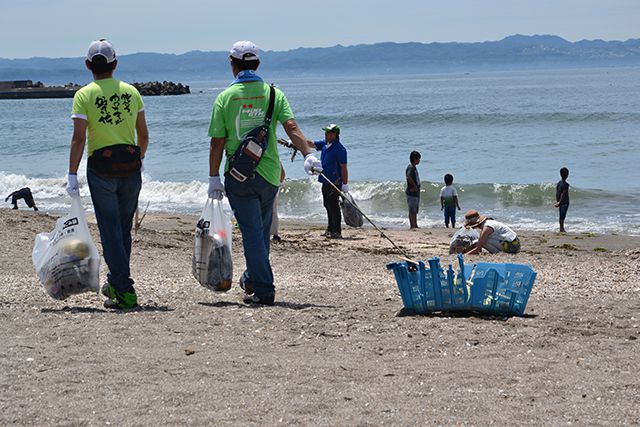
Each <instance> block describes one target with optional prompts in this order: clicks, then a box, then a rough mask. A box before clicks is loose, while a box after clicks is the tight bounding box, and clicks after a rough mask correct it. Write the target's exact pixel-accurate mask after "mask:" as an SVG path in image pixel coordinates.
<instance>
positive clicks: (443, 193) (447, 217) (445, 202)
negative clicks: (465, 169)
mask: <svg viewBox="0 0 640 427" xmlns="http://www.w3.org/2000/svg"><path fill="white" fill-rule="evenodd" d="M444 183H445V186H444V187H442V189H441V190H440V210H443V211H444V225H445V227H447V228H449V221H451V228H456V208H458V210H460V204H459V203H458V192H457V191H456V188H455V187H454V186H453V175H451V174H446V175H445V176H444Z"/></svg>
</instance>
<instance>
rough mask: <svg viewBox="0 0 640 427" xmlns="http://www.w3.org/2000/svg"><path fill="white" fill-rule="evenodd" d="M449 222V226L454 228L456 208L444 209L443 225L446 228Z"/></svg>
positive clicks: (446, 207)
mask: <svg viewBox="0 0 640 427" xmlns="http://www.w3.org/2000/svg"><path fill="white" fill-rule="evenodd" d="M449 221H451V226H452V227H454V228H455V226H456V207H455V206H445V207H444V225H446V226H447V227H448V226H449Z"/></svg>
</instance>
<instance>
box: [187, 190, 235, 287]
mask: <svg viewBox="0 0 640 427" xmlns="http://www.w3.org/2000/svg"><path fill="white" fill-rule="evenodd" d="M191 271H192V273H193V277H195V278H196V280H197V281H198V283H200V284H201V285H202V286H204V287H205V288H207V289H209V290H212V291H216V292H226V291H228V290H229V289H231V281H232V279H233V262H232V259H231V220H230V219H229V216H228V215H227V214H226V213H225V212H224V209H223V208H222V202H221V201H220V200H217V199H207V202H206V203H205V205H204V209H203V210H202V215H200V219H199V220H198V223H197V224H196V236H195V245H194V251H193V258H192V263H191Z"/></svg>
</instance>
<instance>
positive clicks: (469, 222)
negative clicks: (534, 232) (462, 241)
mask: <svg viewBox="0 0 640 427" xmlns="http://www.w3.org/2000/svg"><path fill="white" fill-rule="evenodd" d="M464 226H465V227H466V228H476V229H478V230H479V231H480V237H479V238H478V242H477V243H475V244H474V245H472V246H471V247H470V248H469V249H468V251H467V253H468V254H479V253H480V252H482V249H486V250H487V251H488V252H489V253H492V254H495V253H498V252H506V253H510V254H515V253H518V252H520V239H518V236H517V235H516V233H515V231H513V230H512V229H511V228H509V227H508V226H507V225H505V224H503V223H501V222H499V221H496V220H494V219H493V218H488V217H486V216H484V215H480V214H479V213H478V211H475V210H470V211H469V212H467V213H466V214H465V215H464Z"/></svg>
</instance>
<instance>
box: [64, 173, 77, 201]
mask: <svg viewBox="0 0 640 427" xmlns="http://www.w3.org/2000/svg"><path fill="white" fill-rule="evenodd" d="M66 190H67V194H69V195H70V196H71V197H80V187H78V174H75V173H71V172H69V174H68V175H67V188H66Z"/></svg>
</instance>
